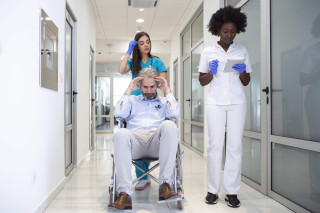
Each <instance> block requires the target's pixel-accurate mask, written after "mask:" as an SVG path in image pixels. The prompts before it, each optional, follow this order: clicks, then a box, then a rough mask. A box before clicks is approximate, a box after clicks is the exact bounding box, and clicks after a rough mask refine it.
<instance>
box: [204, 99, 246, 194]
mask: <svg viewBox="0 0 320 213" xmlns="http://www.w3.org/2000/svg"><path fill="white" fill-rule="evenodd" d="M246 111H247V104H246V103H244V104H233V105H207V109H206V114H207V115H206V117H207V122H208V133H209V147H208V157H207V189H208V192H210V193H212V194H218V193H219V191H220V177H221V162H222V156H223V155H222V151H223V145H224V138H225V127H227V143H226V161H225V165H224V178H223V182H224V191H225V193H226V194H238V191H239V190H240V184H241V161H242V134H243V129H244V123H245V119H246Z"/></svg>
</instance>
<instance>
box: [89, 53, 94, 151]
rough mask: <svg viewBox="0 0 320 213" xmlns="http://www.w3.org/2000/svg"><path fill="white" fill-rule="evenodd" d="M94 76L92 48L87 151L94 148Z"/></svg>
mask: <svg viewBox="0 0 320 213" xmlns="http://www.w3.org/2000/svg"><path fill="white" fill-rule="evenodd" d="M94 76H95V72H94V51H93V49H92V48H90V56H89V77H90V80H89V88H90V93H89V94H90V97H89V99H90V101H89V103H90V107H89V109H90V112H89V115H90V119H89V120H90V124H89V126H90V127H89V128H90V129H89V134H90V136H89V149H90V150H92V149H93V148H94V141H95V140H94V138H95V137H94V135H95V128H94V123H95V122H94V113H95V112H94V109H95V107H94V103H95V96H94Z"/></svg>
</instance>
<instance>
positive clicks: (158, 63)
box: [127, 57, 167, 95]
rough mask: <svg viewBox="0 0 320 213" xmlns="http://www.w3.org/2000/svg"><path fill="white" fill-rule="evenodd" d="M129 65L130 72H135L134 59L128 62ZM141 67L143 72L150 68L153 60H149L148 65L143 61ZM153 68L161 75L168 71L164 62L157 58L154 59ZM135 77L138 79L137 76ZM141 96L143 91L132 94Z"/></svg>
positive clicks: (139, 90)
mask: <svg viewBox="0 0 320 213" xmlns="http://www.w3.org/2000/svg"><path fill="white" fill-rule="evenodd" d="M127 65H128V66H129V67H130V70H131V71H132V70H133V64H132V58H130V59H129V60H128V62H127ZM140 65H141V70H143V69H144V68H147V67H150V65H151V58H149V59H148V61H147V62H146V63H143V61H141V62H140ZM152 68H153V69H155V70H157V71H158V72H159V73H161V72H166V71H167V68H166V66H165V65H164V63H163V61H162V60H161V59H160V58H157V57H152ZM135 77H137V75H136V76H135ZM140 94H141V89H137V90H135V91H132V92H131V93H130V95H140Z"/></svg>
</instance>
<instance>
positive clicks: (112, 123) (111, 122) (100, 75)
mask: <svg viewBox="0 0 320 213" xmlns="http://www.w3.org/2000/svg"><path fill="white" fill-rule="evenodd" d="M97 77H109V78H110V113H109V116H105V115H103V116H98V117H106V118H108V117H110V130H96V127H94V130H95V134H112V133H113V129H114V116H113V112H114V107H113V74H106V73H96V75H95V78H94V81H95V84H94V85H95V86H96V78H97ZM94 111H95V110H94ZM96 118H97V114H96V111H95V114H94V120H96Z"/></svg>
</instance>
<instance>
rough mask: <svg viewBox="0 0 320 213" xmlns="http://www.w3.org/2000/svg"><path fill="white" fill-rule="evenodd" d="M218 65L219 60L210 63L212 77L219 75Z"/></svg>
mask: <svg viewBox="0 0 320 213" xmlns="http://www.w3.org/2000/svg"><path fill="white" fill-rule="evenodd" d="M218 63H219V60H218V59H216V60H213V61H211V62H210V65H209V67H210V73H211V74H212V75H214V74H216V73H217V70H218Z"/></svg>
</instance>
